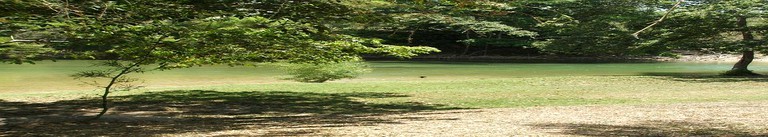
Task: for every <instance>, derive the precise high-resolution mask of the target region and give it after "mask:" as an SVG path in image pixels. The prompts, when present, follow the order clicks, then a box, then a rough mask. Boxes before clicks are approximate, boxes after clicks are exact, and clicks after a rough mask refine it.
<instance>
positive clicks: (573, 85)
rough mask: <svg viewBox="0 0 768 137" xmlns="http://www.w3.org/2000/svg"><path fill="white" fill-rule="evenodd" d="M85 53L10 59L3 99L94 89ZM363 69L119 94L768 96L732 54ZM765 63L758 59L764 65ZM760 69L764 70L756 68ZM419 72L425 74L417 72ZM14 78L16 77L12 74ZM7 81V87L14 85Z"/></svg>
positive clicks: (500, 98) (242, 76)
mask: <svg viewBox="0 0 768 137" xmlns="http://www.w3.org/2000/svg"><path fill="white" fill-rule="evenodd" d="M86 64H87V61H62V62H59V63H48V62H43V63H40V64H38V65H23V66H18V65H3V66H2V67H0V70H2V71H0V73H2V74H3V75H4V76H10V79H8V77H5V78H4V79H2V85H3V86H2V87H0V99H4V100H9V101H55V100H66V99H74V98H78V97H82V96H90V97H95V96H96V95H97V94H99V93H100V92H98V91H97V90H95V89H93V88H92V87H88V86H83V85H79V86H78V85H76V84H75V85H74V86H73V85H69V84H72V83H77V81H75V80H71V78H68V77H67V76H66V74H69V73H72V72H76V71H77V70H79V69H82V66H85V65H86ZM372 65H373V66H374V72H373V73H370V74H366V75H364V76H363V77H361V78H360V79H353V80H342V81H334V82H330V83H322V84H308V83H296V82H290V81H284V80H279V77H280V76H279V74H280V72H278V71H277V70H276V69H274V68H270V67H265V66H261V67H255V68H254V67H226V66H207V67H199V68H191V69H181V70H172V71H164V72H152V73H150V74H142V75H140V76H138V77H140V78H144V79H146V82H145V84H144V85H147V86H148V87H147V88H144V89H140V90H135V91H128V92H118V93H117V94H115V95H117V96H121V95H122V96H126V95H140V94H144V93H145V92H152V91H154V92H157V91H170V90H207V91H216V92H270V91H281V92H294V93H327V94H336V93H392V94H398V95H403V96H402V97H388V98H354V99H355V100H358V101H362V102H370V103H403V102H408V103H419V104H435V105H440V106H442V107H457V108H498V107H530V106H562V105H593V104H598V105H599V104H648V103H680V102H713V101H754V100H768V92H765V90H764V88H763V87H766V86H768V82H766V78H762V77H752V78H738V77H719V76H716V74H717V73H719V72H720V70H724V69H723V68H727V67H728V64H686V63H643V64H522V63H511V64H510V63H446V62H374V63H372ZM763 67H764V66H762V65H761V64H758V65H755V66H754V67H753V68H763ZM757 72H760V70H757ZM419 76H427V77H426V78H419ZM9 83H10V84H9ZM9 87H10V88H9Z"/></svg>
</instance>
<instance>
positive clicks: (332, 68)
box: [281, 61, 370, 83]
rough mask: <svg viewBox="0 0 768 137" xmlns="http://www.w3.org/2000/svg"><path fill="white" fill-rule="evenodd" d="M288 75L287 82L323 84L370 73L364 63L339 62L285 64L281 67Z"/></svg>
mask: <svg viewBox="0 0 768 137" xmlns="http://www.w3.org/2000/svg"><path fill="white" fill-rule="evenodd" d="M281 66H283V68H285V70H286V71H287V73H288V75H290V77H289V78H286V79H289V80H295V81H299V82H308V83H323V82H326V81H331V80H338V79H344V78H356V77H358V76H360V75H362V74H364V73H367V72H370V69H369V68H368V65H367V64H366V63H364V62H359V61H353V62H340V63H326V64H285V65H281Z"/></svg>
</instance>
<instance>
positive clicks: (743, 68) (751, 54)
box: [726, 16, 756, 76]
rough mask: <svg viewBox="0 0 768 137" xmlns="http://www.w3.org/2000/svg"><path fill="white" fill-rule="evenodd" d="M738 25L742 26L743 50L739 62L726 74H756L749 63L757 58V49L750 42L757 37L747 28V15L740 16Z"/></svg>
mask: <svg viewBox="0 0 768 137" xmlns="http://www.w3.org/2000/svg"><path fill="white" fill-rule="evenodd" d="M737 25H738V26H739V27H740V28H741V37H742V42H743V47H742V51H741V54H742V56H741V59H740V60H739V62H736V64H734V65H733V68H731V70H730V71H728V72H727V73H726V74H727V75H741V76H743V75H756V74H755V73H752V71H750V70H749V69H748V67H749V64H750V63H752V60H754V59H755V50H754V49H753V45H752V44H751V43H750V42H751V41H753V40H754V39H755V37H754V36H753V35H752V32H750V30H749V28H747V17H744V16H741V17H739V22H738V24H737Z"/></svg>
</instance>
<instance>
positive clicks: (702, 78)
mask: <svg viewBox="0 0 768 137" xmlns="http://www.w3.org/2000/svg"><path fill="white" fill-rule="evenodd" d="M640 75H641V76H657V77H660V78H661V79H664V80H672V81H681V82H697V83H710V82H750V81H752V82H768V76H766V75H762V76H724V75H720V74H715V73H658V72H655V73H642V74H640Z"/></svg>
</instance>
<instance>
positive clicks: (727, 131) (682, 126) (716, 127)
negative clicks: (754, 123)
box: [531, 121, 768, 137]
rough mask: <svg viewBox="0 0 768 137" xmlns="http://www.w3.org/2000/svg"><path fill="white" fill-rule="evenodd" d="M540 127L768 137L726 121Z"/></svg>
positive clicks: (569, 131) (655, 135)
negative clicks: (724, 122) (735, 126)
mask: <svg viewBox="0 0 768 137" xmlns="http://www.w3.org/2000/svg"><path fill="white" fill-rule="evenodd" d="M531 126H533V127H536V128H541V129H555V130H562V132H560V134H564V135H578V136H642V137H645V136H652V137H681V136H703V137H710V136H727V137H737V136H738V137H768V134H762V133H755V132H750V131H745V130H741V129H738V128H734V127H733V126H729V125H728V124H723V123H709V124H705V123H691V122H683V121H671V122H670V121H649V122H645V123H644V124H637V125H604V124H574V123H549V124H537V125H531Z"/></svg>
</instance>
